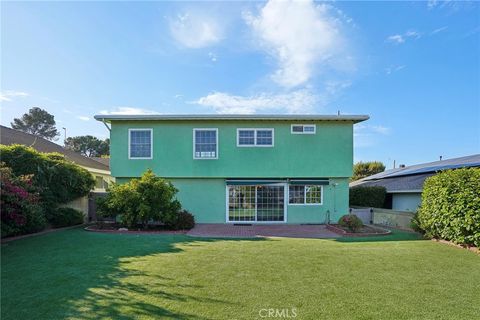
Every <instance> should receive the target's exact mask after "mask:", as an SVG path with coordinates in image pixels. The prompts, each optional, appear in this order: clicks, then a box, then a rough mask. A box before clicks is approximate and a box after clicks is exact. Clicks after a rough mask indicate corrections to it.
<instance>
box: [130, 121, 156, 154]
mask: <svg viewBox="0 0 480 320" xmlns="http://www.w3.org/2000/svg"><path fill="white" fill-rule="evenodd" d="M132 131H150V157H131V156H130V155H131V153H130V140H131V132H132ZM128 159H131V160H142V159H153V129H152V128H130V129H128Z"/></svg>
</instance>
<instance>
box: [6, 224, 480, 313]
mask: <svg viewBox="0 0 480 320" xmlns="http://www.w3.org/2000/svg"><path fill="white" fill-rule="evenodd" d="M385 240H390V241H385ZM1 267H2V270H1V281H2V282H1V289H2V290H1V319H2V320H9V319H12V320H13V319H15V320H17V319H49V320H50V319H65V318H67V319H109V318H111V319H159V318H171V319H261V318H260V314H259V312H260V310H262V309H269V308H278V309H290V310H291V308H295V313H296V314H297V317H296V319H475V318H477V319H478V317H479V316H480V303H479V301H480V290H479V283H480V272H479V271H480V256H478V255H475V254H474V253H472V252H469V251H467V250H462V249H458V248H454V247H450V246H448V245H443V244H439V243H434V242H432V241H422V240H415V237H412V235H411V234H407V233H399V232H396V233H394V234H393V235H392V236H389V237H388V238H381V237H380V238H379V237H377V238H366V239H361V241H350V240H349V241H338V240H316V239H280V238H271V239H263V240H262V239H259V240H222V239H194V238H190V237H187V236H182V235H174V236H173V235H172V236H167V235H163V236H159V235H113V234H101V233H92V232H86V231H83V230H82V229H73V230H66V231H60V232H55V233H50V234H46V235H43V236H37V237H32V238H28V239H23V240H18V241H14V242H11V243H8V244H4V245H2V260H1ZM290 315H292V313H291V311H290ZM262 319H267V318H262Z"/></svg>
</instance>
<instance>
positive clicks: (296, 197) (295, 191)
mask: <svg viewBox="0 0 480 320" xmlns="http://www.w3.org/2000/svg"><path fill="white" fill-rule="evenodd" d="M304 202H305V186H290V187H289V197H288V203H304Z"/></svg>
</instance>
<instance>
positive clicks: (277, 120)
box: [95, 115, 368, 224]
mask: <svg viewBox="0 0 480 320" xmlns="http://www.w3.org/2000/svg"><path fill="white" fill-rule="evenodd" d="M95 119H97V120H99V121H102V122H104V123H105V124H106V125H107V127H108V126H110V127H109V128H110V141H111V146H110V147H111V150H110V152H111V159H110V168H111V174H112V176H113V177H115V179H116V181H117V182H119V183H122V182H125V181H128V180H129V179H131V178H135V177H139V176H141V175H142V173H143V172H144V171H145V170H147V169H148V168H151V169H152V170H153V171H154V172H155V173H156V174H157V175H158V176H161V177H163V178H166V179H169V180H170V181H172V182H173V184H174V185H175V186H176V187H177V188H178V189H179V193H178V199H179V200H180V202H181V203H182V206H183V207H184V208H185V209H187V210H188V211H190V212H192V213H193V214H194V215H195V219H196V222H197V223H236V224H244V223H248V224H250V223H252V224H253V223H292V224H301V223H312V224H313V223H315V224H321V223H327V222H329V221H337V220H338V218H340V216H342V215H344V214H346V213H348V182H349V178H350V176H351V175H352V162H353V125H354V124H355V123H357V122H361V121H364V120H367V119H368V116H364V115H338V116H332V115H328V116H327V115H97V116H95Z"/></svg>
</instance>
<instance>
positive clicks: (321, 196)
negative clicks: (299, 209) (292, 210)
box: [287, 184, 323, 206]
mask: <svg viewBox="0 0 480 320" xmlns="http://www.w3.org/2000/svg"><path fill="white" fill-rule="evenodd" d="M290 186H293V185H290V184H289V185H288V200H287V203H288V205H289V206H323V186H322V185H316V184H303V185H301V186H303V203H290ZM296 186H299V185H296ZM307 186H319V187H320V203H307V189H306V188H307Z"/></svg>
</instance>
